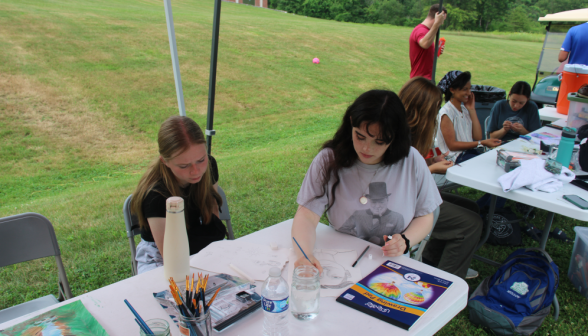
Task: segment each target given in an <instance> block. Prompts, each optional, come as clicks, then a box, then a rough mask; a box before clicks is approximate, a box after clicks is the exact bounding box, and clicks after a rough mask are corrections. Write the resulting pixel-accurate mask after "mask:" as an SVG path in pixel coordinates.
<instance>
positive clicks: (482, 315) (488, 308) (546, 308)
mask: <svg viewBox="0 0 588 336" xmlns="http://www.w3.org/2000/svg"><path fill="white" fill-rule="evenodd" d="M558 285H559V270H558V267H557V265H556V264H555V263H554V262H553V260H552V259H551V257H550V256H549V254H547V252H545V251H544V250H542V249H538V248H528V249H519V250H516V251H514V252H513V253H512V254H511V255H509V256H508V258H506V260H505V261H504V263H503V264H502V265H501V266H500V268H499V269H498V271H496V273H494V275H492V276H491V277H488V278H486V279H484V281H483V282H482V283H481V284H480V285H479V286H478V288H476V291H475V292H474V293H473V294H472V295H471V296H470V299H469V302H468V307H469V311H470V321H472V323H474V324H476V325H481V326H484V327H487V328H490V329H491V330H492V331H493V332H494V333H495V334H497V335H530V334H531V333H533V332H534V331H535V330H537V329H538V328H539V327H540V326H541V323H543V320H544V319H545V318H546V317H547V315H549V313H550V311H551V303H552V302H553V298H554V296H555V291H556V290H557V286H558Z"/></svg>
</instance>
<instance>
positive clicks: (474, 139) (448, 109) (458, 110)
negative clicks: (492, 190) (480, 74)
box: [437, 70, 501, 163]
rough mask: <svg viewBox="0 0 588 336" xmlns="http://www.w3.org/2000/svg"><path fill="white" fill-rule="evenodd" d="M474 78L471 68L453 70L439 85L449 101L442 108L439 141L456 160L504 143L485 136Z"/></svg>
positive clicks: (449, 157) (458, 161)
mask: <svg viewBox="0 0 588 336" xmlns="http://www.w3.org/2000/svg"><path fill="white" fill-rule="evenodd" d="M471 78H472V75H471V74H470V73H469V72H468V71H466V72H461V71H459V70H454V71H449V72H448V73H447V74H446V75H445V76H443V78H442V79H441V80H440V81H439V84H438V85H437V86H438V87H439V89H441V91H442V92H443V93H444V94H445V105H443V107H442V108H441V109H440V110H439V116H438V118H439V123H438V124H439V126H438V127H439V128H438V130H437V134H438V135H437V142H438V146H439V149H441V152H443V153H446V152H447V151H449V155H448V158H447V159H448V160H449V161H453V162H455V163H460V162H463V161H466V160H468V159H471V158H472V157H474V156H476V155H478V154H479V153H480V151H478V150H477V148H483V146H486V147H496V146H498V145H500V144H501V141H500V140H498V139H486V140H482V139H483V138H484V137H483V134H482V127H481V126H480V121H479V120H478V115H477V114H476V101H475V97H474V94H473V93H472V91H471V88H472V84H471V82H470V80H471Z"/></svg>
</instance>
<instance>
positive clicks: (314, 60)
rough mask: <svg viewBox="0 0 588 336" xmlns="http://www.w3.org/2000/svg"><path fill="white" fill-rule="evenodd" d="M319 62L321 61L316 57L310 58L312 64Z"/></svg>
mask: <svg viewBox="0 0 588 336" xmlns="http://www.w3.org/2000/svg"><path fill="white" fill-rule="evenodd" d="M320 62H321V61H320V60H319V59H318V58H316V57H315V58H313V59H312V63H314V64H319V63H320Z"/></svg>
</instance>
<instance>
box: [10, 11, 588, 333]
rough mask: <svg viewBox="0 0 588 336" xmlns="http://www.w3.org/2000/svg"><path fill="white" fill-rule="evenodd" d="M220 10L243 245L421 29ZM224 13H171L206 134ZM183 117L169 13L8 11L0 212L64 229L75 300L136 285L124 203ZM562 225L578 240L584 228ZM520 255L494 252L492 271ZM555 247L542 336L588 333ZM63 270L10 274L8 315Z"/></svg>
mask: <svg viewBox="0 0 588 336" xmlns="http://www.w3.org/2000/svg"><path fill="white" fill-rule="evenodd" d="M222 6H223V11H222V16H221V30H220V42H219V59H218V77H217V97H216V107H215V118H214V129H215V130H216V132H217V135H216V136H214V137H213V142H212V148H213V155H215V157H216V158H217V160H218V162H219V168H220V181H219V183H220V184H221V185H222V186H223V188H224V189H225V191H226V193H227V197H228V199H229V203H230V206H231V215H232V217H233V222H234V223H235V231H236V232H235V234H236V236H242V235H245V234H248V233H250V232H253V231H256V230H259V229H260V228H263V227H266V226H269V225H272V224H274V223H277V222H280V221H282V220H285V219H288V218H291V217H293V215H294V213H295V211H296V207H297V205H296V201H295V199H296V195H297V193H298V188H299V186H300V183H301V181H302V179H303V177H304V174H305V172H306V169H307V167H308V165H309V163H310V161H311V160H312V158H313V157H314V155H315V154H316V153H317V149H318V147H319V145H320V144H321V143H322V142H323V141H325V140H326V139H328V138H329V137H330V136H332V134H333V132H334V129H335V128H336V127H337V125H338V124H339V122H340V118H341V116H342V113H343V111H344V110H345V108H346V106H347V105H348V104H349V103H350V102H351V101H352V100H353V99H354V98H356V97H357V96H358V95H359V94H360V93H362V92H364V91H366V90H368V89H372V88H389V89H392V90H398V89H399V88H400V87H401V86H402V84H403V83H404V82H405V81H406V80H408V75H409V72H410V64H409V60H408V36H409V35H410V31H411V30H410V29H408V28H404V27H394V26H388V25H361V24H352V23H341V22H334V21H326V20H318V19H313V18H307V17H301V16H295V15H292V14H285V13H282V12H278V11H272V10H267V9H261V8H255V7H251V6H245V5H238V4H233V3H225V2H223V4H222ZM212 10H213V2H212V0H190V1H188V0H175V1H173V11H174V20H175V29H176V37H177V45H178V51H179V60H180V65H181V72H182V81H183V87H184V96H185V100H186V110H187V115H188V116H190V117H192V118H193V119H195V120H196V121H197V122H198V123H199V124H200V125H202V126H204V125H205V121H206V108H207V94H208V71H209V57H210V56H209V55H210V44H211V31H212V27H211V26H212ZM442 36H445V37H446V38H447V44H446V51H445V54H444V55H443V56H442V57H441V58H440V60H439V63H438V74H439V75H438V76H437V77H438V78H440V77H441V76H442V74H443V73H445V72H446V71H449V70H454V69H460V70H469V71H471V72H472V74H473V80H472V82H473V83H474V84H485V85H493V86H497V87H500V88H503V89H506V90H508V89H509V88H510V86H511V85H512V84H513V83H514V82H515V81H517V80H526V81H528V82H532V81H533V80H534V73H535V68H536V64H537V60H538V58H539V52H540V50H541V44H540V43H537V42H527V41H518V40H510V39H507V38H505V39H501V38H496V36H493V38H486V37H484V35H474V36H466V35H463V34H459V33H450V32H443V34H442ZM314 57H319V58H320V60H321V63H320V64H319V65H314V64H312V62H311V60H312V58H314ZM177 113H178V109H177V101H176V95H175V87H174V81H173V73H172V67H171V59H170V55H169V43H168V38H167V30H166V22H165V16H164V9H163V6H162V3H161V1H159V0H93V1H89V0H52V1H41V0H21V1H18V2H15V1H8V0H0V138H1V139H2V142H1V143H0V159H1V160H0V171H2V174H1V175H0V216H8V215H12V214H17V213H22V212H27V211H32V212H39V213H42V214H44V215H45V216H47V217H48V218H49V219H50V220H51V221H52V222H53V224H54V225H55V227H56V231H57V236H58V240H59V244H60V246H61V249H62V253H63V258H64V262H65V265H66V268H67V272H68V277H69V279H70V283H71V285H72V291H73V293H74V295H79V294H82V293H84V292H86V291H90V290H93V289H96V288H99V287H102V286H105V285H107V284H110V283H113V282H116V281H118V280H121V279H124V278H126V277H128V276H130V274H131V273H130V267H129V266H130V265H129V258H130V254H129V251H128V245H127V242H126V236H125V233H124V229H123V217H122V211H121V209H122V204H123V201H124V199H125V198H126V197H127V196H128V195H129V194H130V193H132V191H133V189H134V187H135V186H136V183H137V181H138V179H139V177H140V175H141V174H142V173H143V172H144V169H145V167H146V165H147V164H148V163H149V162H150V161H151V160H153V159H155V158H156V155H157V148H156V142H155V138H156V133H157V130H158V128H159V125H160V124H161V122H162V121H163V120H165V119H166V118H167V117H168V116H170V115H174V114H177ZM464 192H465V193H469V195H471V197H476V196H477V194H476V193H475V192H474V191H471V190H470V191H468V190H465V191H464ZM542 216H544V214H542V213H541V212H540V214H539V216H538V219H536V220H535V221H536V222H537V223H538V224H539V226H540V227H542V219H541V218H542ZM556 218H557V219H558V222H557V223H556V225H559V226H560V227H564V228H566V229H567V232H568V234H569V235H573V231H572V230H571V229H570V228H571V227H573V226H575V225H580V224H579V223H577V222H575V221H572V220H567V219H566V220H565V221H564V220H563V219H562V218H560V216H557V217H556ZM525 243H526V244H527V245H532V243H531V242H530V241H525ZM510 251H511V250H509V249H498V248H490V247H485V248H484V249H483V252H484V253H485V254H486V255H488V256H490V257H493V258H495V259H501V258H504V257H505V256H506V255H507V254H508V253H509V252H510ZM548 251H549V252H550V253H552V255H554V259H556V261H558V265H560V267H561V269H560V271H561V274H562V276H563V278H562V289H561V290H560V291H559V292H558V294H559V293H562V294H561V296H560V303H561V304H562V315H561V320H560V321H559V322H554V321H553V320H552V319H551V320H548V321H547V322H546V323H545V325H544V327H542V329H541V333H542V334H546V333H572V332H575V331H581V330H586V327H587V322H586V318H585V316H586V312H587V311H588V308H587V304H586V301H585V299H583V298H582V297H581V296H580V295H579V294H577V293H576V292H575V290H574V289H573V288H572V287H571V284H570V283H569V281H568V280H566V278H565V274H566V272H567V266H568V262H569V257H570V254H571V246H565V245H563V244H562V243H560V242H558V241H550V242H549V244H548ZM558 258H559V259H558ZM474 267H475V268H476V269H478V270H480V271H481V276H482V277H485V276H488V275H490V274H492V272H493V269H492V268H490V267H487V266H485V265H483V264H479V263H477V262H476V263H475V264H474ZM53 269H54V267H53V262H52V261H51V260H48V261H45V260H41V261H33V262H29V263H27V264H26V265H24V266H17V267H12V266H11V267H6V268H3V269H0V309H2V308H5V307H8V306H11V305H14V304H16V303H20V302H23V301H25V300H29V299H32V298H35V297H38V296H40V295H41V293H46V292H55V286H54V284H55V281H54V280H56V279H55V278H56V277H55V278H52V280H50V281H46V280H45V277H46V274H47V272H51V274H52V275H53V272H52V270H53ZM15 279H16V280H15ZM480 280H481V279H476V280H473V281H471V282H470V286H477V284H478V283H479V282H480ZM572 323H573V324H572ZM455 333H460V334H484V332H483V331H481V330H479V329H476V328H474V327H472V326H471V324H470V323H469V321H468V319H467V311H464V312H462V313H461V314H460V315H459V316H458V317H457V318H456V319H454V320H453V321H452V322H451V323H450V324H449V325H448V326H447V327H445V328H444V329H443V330H442V332H441V334H455Z"/></svg>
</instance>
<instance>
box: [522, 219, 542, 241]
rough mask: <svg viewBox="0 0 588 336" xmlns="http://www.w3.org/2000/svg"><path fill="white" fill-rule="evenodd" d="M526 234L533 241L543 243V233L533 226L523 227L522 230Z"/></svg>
mask: <svg viewBox="0 0 588 336" xmlns="http://www.w3.org/2000/svg"><path fill="white" fill-rule="evenodd" d="M522 229H523V230H524V231H525V233H526V234H527V236H529V237H531V239H533V240H534V241H537V242H538V241H541V233H542V232H541V231H540V230H539V229H538V228H536V227H535V226H534V225H533V224H530V223H529V224H527V227H526V228H525V227H523V228H522Z"/></svg>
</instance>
